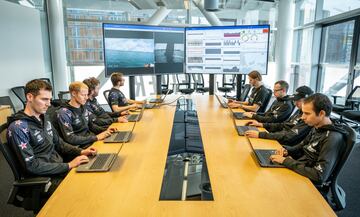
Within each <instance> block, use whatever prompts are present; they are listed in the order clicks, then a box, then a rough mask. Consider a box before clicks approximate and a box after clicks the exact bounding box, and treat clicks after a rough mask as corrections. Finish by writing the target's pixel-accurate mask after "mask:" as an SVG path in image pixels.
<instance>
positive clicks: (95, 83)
mask: <svg viewBox="0 0 360 217" xmlns="http://www.w3.org/2000/svg"><path fill="white" fill-rule="evenodd" d="M83 83H84V84H86V86H88V88H89V93H88V100H87V101H86V103H85V107H86V109H87V110H88V111H89V112H91V113H92V114H94V115H95V116H96V118H95V120H94V122H95V124H97V125H99V126H104V127H109V126H110V125H111V124H112V123H116V122H118V123H125V122H128V121H127V119H126V117H125V116H121V115H126V114H128V112H127V111H123V112H106V111H105V110H104V109H103V108H102V107H101V106H100V104H99V103H98V101H97V100H96V97H97V96H98V95H99V90H100V81H99V80H98V79H96V78H94V77H91V78H87V79H85V80H84V81H83Z"/></svg>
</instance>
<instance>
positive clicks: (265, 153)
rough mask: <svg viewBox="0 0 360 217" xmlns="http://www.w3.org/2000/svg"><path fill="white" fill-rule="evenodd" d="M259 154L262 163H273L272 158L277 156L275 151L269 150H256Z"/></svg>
mask: <svg viewBox="0 0 360 217" xmlns="http://www.w3.org/2000/svg"><path fill="white" fill-rule="evenodd" d="M256 152H257V153H258V156H259V158H261V161H263V162H271V160H270V156H271V155H273V154H275V151H269V150H256Z"/></svg>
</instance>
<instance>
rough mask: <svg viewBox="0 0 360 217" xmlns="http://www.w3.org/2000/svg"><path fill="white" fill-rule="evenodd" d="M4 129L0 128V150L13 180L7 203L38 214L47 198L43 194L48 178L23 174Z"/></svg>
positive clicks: (48, 183)
mask: <svg viewBox="0 0 360 217" xmlns="http://www.w3.org/2000/svg"><path fill="white" fill-rule="evenodd" d="M6 128H7V125H6V124H4V125H2V126H1V127H0V134H1V138H0V149H1V152H2V153H3V155H4V157H5V159H6V161H7V162H8V164H9V166H10V168H11V171H12V173H13V175H14V178H15V181H14V183H13V187H12V189H11V190H10V194H9V197H8V201H7V203H8V204H12V205H14V206H17V207H22V208H24V209H26V210H32V211H33V212H34V213H38V212H39V211H40V209H41V207H42V206H43V205H44V204H45V202H46V200H47V198H48V197H44V194H46V186H48V185H50V178H49V177H31V176H29V175H27V174H26V173H25V172H24V170H23V169H22V168H23V167H22V166H21V164H20V162H19V160H18V157H17V155H16V153H15V152H14V150H13V149H12V148H11V147H9V145H8V144H7V142H6V137H5V135H4V134H6Z"/></svg>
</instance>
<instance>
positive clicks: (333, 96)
mask: <svg viewBox="0 0 360 217" xmlns="http://www.w3.org/2000/svg"><path fill="white" fill-rule="evenodd" d="M331 96H332V98H334V104H336V100H337V98H340V97H343V96H336V95H331Z"/></svg>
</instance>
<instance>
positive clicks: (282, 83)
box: [275, 80, 289, 92]
mask: <svg viewBox="0 0 360 217" xmlns="http://www.w3.org/2000/svg"><path fill="white" fill-rule="evenodd" d="M276 84H278V85H280V87H281V89H285V91H286V92H287V91H288V89H289V84H288V83H287V82H286V81H284V80H280V81H277V82H275V85H276Z"/></svg>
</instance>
